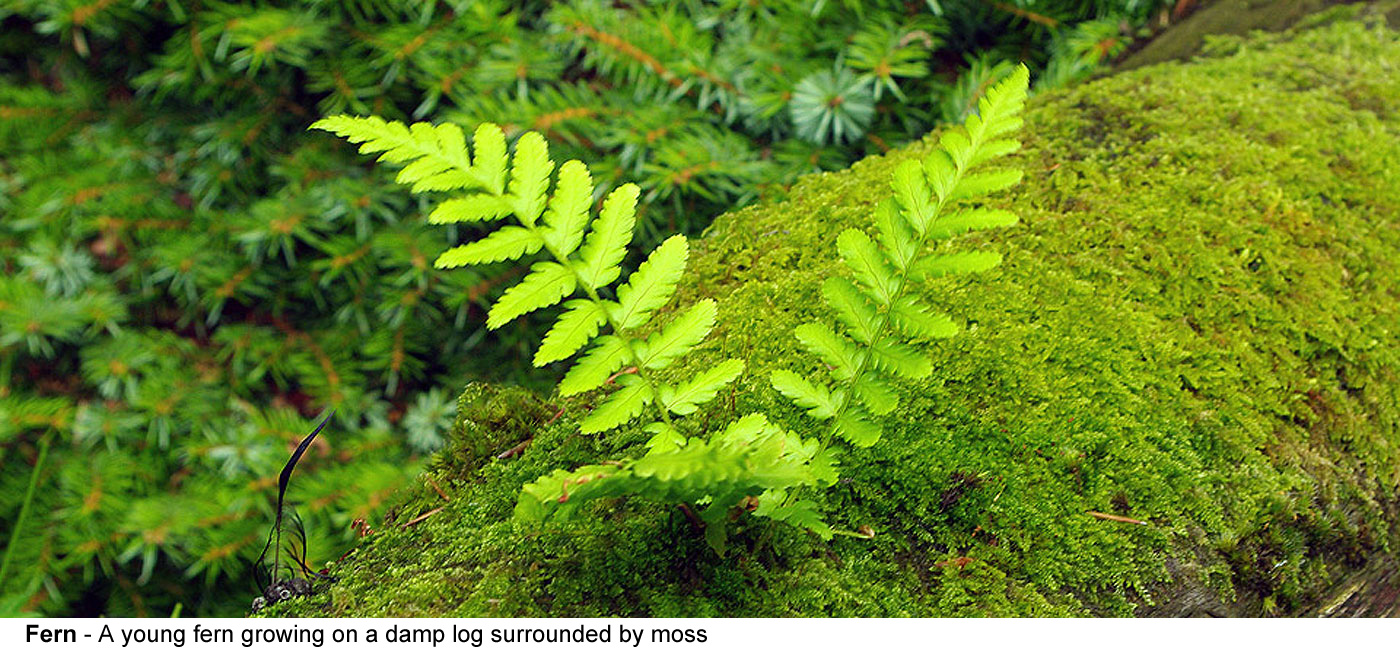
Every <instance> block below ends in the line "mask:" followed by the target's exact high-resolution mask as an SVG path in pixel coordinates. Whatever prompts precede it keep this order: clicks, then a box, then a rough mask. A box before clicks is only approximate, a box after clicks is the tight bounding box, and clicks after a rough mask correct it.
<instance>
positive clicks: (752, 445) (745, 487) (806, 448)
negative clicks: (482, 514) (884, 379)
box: [515, 407, 835, 554]
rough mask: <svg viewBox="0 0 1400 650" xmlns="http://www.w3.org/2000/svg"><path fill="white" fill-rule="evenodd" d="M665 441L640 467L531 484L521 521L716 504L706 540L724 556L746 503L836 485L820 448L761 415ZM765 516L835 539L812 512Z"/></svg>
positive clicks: (603, 468)
mask: <svg viewBox="0 0 1400 650" xmlns="http://www.w3.org/2000/svg"><path fill="white" fill-rule="evenodd" d="M619 408H621V407H619ZM657 438H659V439H661V440H659V441H658V443H657V444H656V445H654V446H652V448H651V449H650V450H649V451H648V452H647V453H646V455H644V456H642V457H641V458H638V459H636V460H627V461H622V462H619V463H616V464H611V465H588V466H585V467H580V468H579V469H577V470H574V471H572V472H570V471H564V470H557V471H555V472H554V473H553V474H550V475H548V476H543V477H540V478H539V479H538V480H536V481H534V482H533V483H530V484H528V485H526V486H525V487H524V489H523V490H521V493H520V498H519V500H518V501H517V503H516V506H515V517H516V519H518V520H521V521H530V522H541V521H546V520H549V519H555V518H562V517H568V516H570V515H572V514H574V513H576V512H577V511H578V510H579V508H580V507H581V506H583V505H584V504H586V503H588V502H589V501H592V500H595V499H599V498H607V497H613V496H620V495H623V494H637V495H641V496H644V497H646V498H648V499H650V500H653V501H659V502H662V503H678V504H708V505H707V506H706V508H705V510H704V511H703V512H701V513H700V518H701V520H702V521H704V522H705V526H706V530H705V539H706V541H707V542H709V544H710V546H711V548H713V549H714V550H715V552H716V553H720V554H723V552H724V546H725V539H726V538H727V524H728V521H729V519H730V515H731V512H730V511H731V509H732V508H734V507H735V506H738V505H739V504H740V502H741V501H743V500H744V499H746V498H749V497H757V496H759V495H761V494H765V493H768V494H774V493H777V494H785V493H787V492H788V491H791V490H794V489H796V488H799V487H802V486H808V485H826V484H829V483H831V482H832V481H834V478H835V477H834V475H833V473H832V471H831V465H830V461H829V460H828V459H827V458H826V457H825V456H824V455H823V454H822V453H821V449H820V445H818V444H816V442H815V441H804V440H802V439H801V438H799V437H797V436H795V435H793V434H791V433H788V432H786V431H783V430H782V429H779V428H778V427H776V426H774V425H773V424H772V423H770V422H769V421H768V420H767V418H765V417H763V416H762V415H758V414H753V415H748V416H745V417H743V418H740V419H739V420H736V421H734V422H732V423H731V424H730V425H729V426H728V427H727V428H726V429H725V430H724V431H722V432H720V433H719V434H717V435H715V436H714V437H713V438H711V439H709V440H704V439H699V438H677V437H676V436H674V435H665V434H664V433H663V434H658V436H657ZM802 503H805V502H802ZM762 512H764V514H765V515H766V516H770V517H773V518H777V519H779V520H780V521H788V522H789V523H793V524H794V525H799V526H802V527H805V528H809V529H811V530H813V531H814V532H817V533H818V534H819V535H822V534H828V535H829V528H827V527H826V524H825V523H824V522H823V521H822V519H821V517H820V515H819V514H818V513H817V512H816V511H815V509H813V508H812V507H811V506H810V505H801V506H799V505H797V504H786V505H784V506H778V505H776V504H772V505H769V506H768V507H766V508H764V509H763V511H762Z"/></svg>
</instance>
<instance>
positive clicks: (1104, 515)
mask: <svg viewBox="0 0 1400 650" xmlns="http://www.w3.org/2000/svg"><path fill="white" fill-rule="evenodd" d="M1086 514H1088V515H1089V516H1090V517H1097V518H1099V519H1104V520H1107V521H1117V522H1120V523H1124V524H1137V525H1139V526H1146V525H1147V522H1145V521H1142V520H1139V519H1132V518H1129V517H1120V516H1118V515H1110V514H1108V513H1105V512H1095V511H1093V510H1090V511H1088V513H1086Z"/></svg>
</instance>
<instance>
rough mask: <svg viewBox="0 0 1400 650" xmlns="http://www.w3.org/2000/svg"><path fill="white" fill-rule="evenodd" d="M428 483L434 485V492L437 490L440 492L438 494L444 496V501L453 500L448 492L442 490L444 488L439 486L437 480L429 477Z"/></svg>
mask: <svg viewBox="0 0 1400 650" xmlns="http://www.w3.org/2000/svg"><path fill="white" fill-rule="evenodd" d="M428 485H431V486H432V488H433V491H434V492H437V493H438V496H440V497H442V500H443V501H451V500H452V499H451V498H449V497H448V496H447V493H446V492H443V491H442V488H441V487H440V486H438V484H437V481H434V480H433V479H432V478H431V477H429V478H428Z"/></svg>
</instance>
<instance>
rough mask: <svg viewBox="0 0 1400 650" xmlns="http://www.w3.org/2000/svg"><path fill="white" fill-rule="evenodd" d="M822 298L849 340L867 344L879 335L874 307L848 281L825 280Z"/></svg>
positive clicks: (844, 279)
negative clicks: (842, 326) (832, 310)
mask: <svg viewBox="0 0 1400 650" xmlns="http://www.w3.org/2000/svg"><path fill="white" fill-rule="evenodd" d="M822 298H825V299H826V304H828V305H830V306H831V308H832V309H834V310H835V311H836V316H837V318H840V319H841V322H842V323H843V324H845V326H846V331H848V332H850V333H851V338H854V339H855V340H857V341H859V342H861V343H866V344H868V343H870V342H871V341H873V340H875V337H876V336H878V335H879V329H880V322H881V321H880V315H879V313H878V312H877V311H876V309H875V305H873V304H871V303H870V301H869V300H867V299H866V297H865V294H863V293H861V291H860V289H857V288H856V285H854V284H851V281H850V280H847V279H846V278H827V279H826V282H823V283H822Z"/></svg>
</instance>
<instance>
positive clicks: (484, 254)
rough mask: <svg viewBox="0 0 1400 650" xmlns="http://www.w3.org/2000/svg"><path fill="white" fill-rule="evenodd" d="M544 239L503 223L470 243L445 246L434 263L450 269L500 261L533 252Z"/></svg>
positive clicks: (518, 257)
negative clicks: (488, 233)
mask: <svg viewBox="0 0 1400 650" xmlns="http://www.w3.org/2000/svg"><path fill="white" fill-rule="evenodd" d="M543 245H544V239H543V238H542V237H540V235H539V233H537V232H535V231H533V230H526V229H524V228H521V227H520V226H506V227H504V228H501V229H500V230H497V231H496V232H493V233H491V234H490V235H487V236H486V237H484V238H482V239H480V240H478V241H474V242H472V243H470V244H464V245H462V246H455V247H453V248H449V249H447V250H446V251H444V252H443V254H442V255H439V256H438V258H437V261H436V262H434V263H433V265H434V266H436V267H437V268H440V269H451V268H457V267H459V266H466V265H468V264H489V263H491V262H500V261H502V260H518V259H520V258H522V257H524V256H526V255H530V254H532V253H537V252H539V250H540V247H541V246H543Z"/></svg>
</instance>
